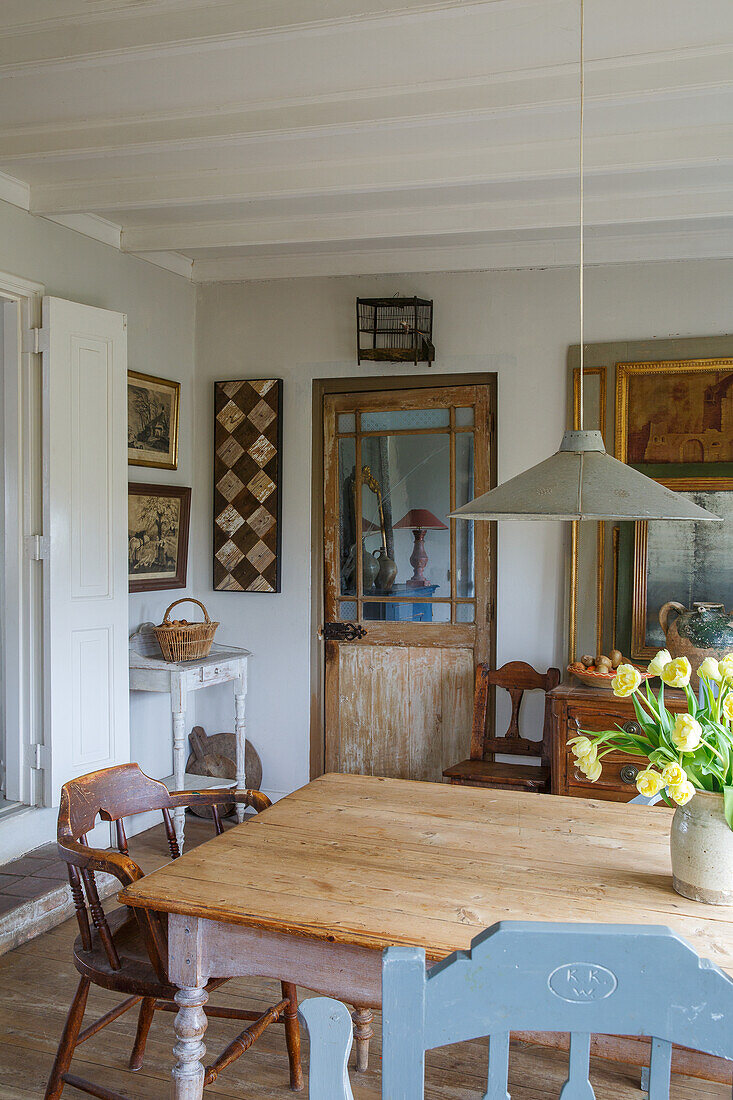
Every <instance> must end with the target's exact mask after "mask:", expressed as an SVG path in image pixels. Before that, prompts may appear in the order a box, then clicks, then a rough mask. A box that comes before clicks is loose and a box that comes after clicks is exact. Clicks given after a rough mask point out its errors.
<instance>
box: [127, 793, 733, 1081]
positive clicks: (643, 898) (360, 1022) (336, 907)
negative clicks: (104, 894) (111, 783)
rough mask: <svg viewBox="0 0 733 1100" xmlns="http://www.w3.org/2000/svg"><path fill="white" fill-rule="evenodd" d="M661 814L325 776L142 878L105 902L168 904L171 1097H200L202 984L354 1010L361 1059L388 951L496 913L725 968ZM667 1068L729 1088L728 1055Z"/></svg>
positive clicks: (708, 909)
mask: <svg viewBox="0 0 733 1100" xmlns="http://www.w3.org/2000/svg"><path fill="white" fill-rule="evenodd" d="M671 813H672V811H671V810H669V809H668V808H667V807H649V806H636V805H634V806H629V805H623V804H618V803H612V802H601V801H596V800H589V799H580V798H572V797H561V796H558V795H549V794H548V795H542V794H531V793H521V792H514V791H503V790H488V789H480V788H471V787H455V786H448V785H443V784H436V783H418V782H412V781H408V780H401V779H383V778H377V777H372V776H361V775H335V774H328V775H322V776H320V777H319V778H318V779H315V780H313V781H312V782H311V783H308V784H307V786H305V787H302V788H301V789H300V790H297V791H294V792H293V793H292V794H290V795H287V796H286V797H285V798H283V799H281V800H280V801H279V802H277V803H275V804H274V805H273V806H271V807H270V808H269V809H267V810H265V811H264V812H263V813H260V814H258V815H257V816H256V817H254V818H252V819H251V820H249V821H245V822H244V823H243V824H241V825H237V826H235V827H233V828H231V829H228V830H227V831H226V832H225V833H223V834H222V835H220V836H217V837H215V838H214V839H212V840H210V841H208V842H207V843H205V844H202V845H201V846H200V847H198V848H195V849H194V850H192V851H190V852H186V853H185V854H184V855H182V856H181V857H180V858H179V859H176V860H174V861H172V862H171V863H168V864H166V865H165V866H163V867H161V868H159V869H158V870H156V871H153V872H152V873H151V874H148V875H146V876H145V878H143V879H141V880H140V881H138V882H136V883H134V884H133V885H131V886H129V887H127V888H126V889H125V890H123V891H122V892H121V894H120V900H121V901H122V902H124V903H125V904H127V905H130V906H141V907H145V908H149V909H152V910H155V911H157V912H165V913H167V914H168V953H169V976H170V978H171V980H172V982H173V983H174V984H175V985H177V986H178V987H179V993H178V994H177V996H176V1001H177V1003H178V1006H179V1010H178V1013H177V1015H176V1017H175V1025H174V1026H175V1036H176V1042H175V1047H174V1054H175V1065H174V1068H173V1091H172V1095H173V1097H174V1100H199V1098H200V1097H201V1096H202V1093H203V1087H204V1072H205V1071H204V1066H203V1062H202V1059H203V1057H204V1054H205V1046H204V1042H203V1036H204V1033H205V1030H206V1016H205V1013H204V1005H205V1003H206V999H207V995H206V991H205V988H204V987H205V985H206V983H207V981H208V979H209V978H211V977H244V976H258V977H264V978H272V979H277V980H278V981H287V982H293V983H296V984H297V985H300V986H304V987H306V988H307V989H311V990H315V991H317V992H319V993H322V994H326V995H328V996H332V997H336V998H338V999H339V1000H341V1001H345V1002H346V1003H347V1004H350V1005H352V1006H354V1008H355V1009H356V1010H357V1011H356V1012H355V1037H356V1040H357V1044H356V1045H357V1061H358V1063H359V1064H360V1065H361V1066H362V1067H364V1065H365V1063H366V1056H367V1051H368V1041H369V1037H370V1034H371V1026H370V1024H371V1015H372V1010H373V1009H375V1008H379V1007H380V1005H381V965H382V951H383V949H384V948H385V947H388V946H391V945H393V944H407V945H411V946H417V947H423V948H425V951H426V955H427V958H428V960H429V962H430V961H437V960H440V959H443V958H445V956H447V955H449V954H450V953H451V952H453V951H456V950H466V949H468V948H469V947H470V944H471V939H472V938H473V936H475V935H476V934H477V933H478V932H480V931H481V930H482V929H484V928H486V927H488V926H489V925H492V924H495V923H496V922H497V921H501V920H521V921H533V920H537V921H577V922H581V923H616V924H639V923H649V924H657V925H660V924H661V925H667V926H668V927H670V928H671V929H672V930H673V931H675V932H678V933H679V934H680V935H682V936H684V937H685V938H686V939H687V940H688V941H689V942H690V943H691V944H692V946H693V947H694V948H695V949H696V951H697V952H698V953H699V954H700V955H701V956H703V957H705V958H709V959H711V960H712V961H713V962H714V963H716V964H717V965H718V966H720V967H722V968H723V969H724V970H726V971H727V972H728V973H729V974H731V976H733V906H713V905H703V904H700V903H697V902H694V901H689V900H688V899H687V898H683V897H681V896H679V895H678V894H676V893H675V892H674V891H673V889H672V881H671V866H670V855H669V828H670V820H671ZM519 1037H520V1038H524V1039H530V1040H532V1041H541V1042H543V1043H550V1044H552V1045H554V1046H558V1047H563V1046H564V1045H566V1043H567V1036H563V1035H556V1036H549V1037H548V1036H546V1035H543V1036H541V1037H540V1036H534V1035H532V1036H530V1035H524V1034H523V1035H520V1036H519ZM593 1052H594V1053H595V1054H597V1055H599V1056H601V1057H610V1058H617V1059H618V1060H620V1061H624V1062H627V1063H630V1064H633V1065H637V1066H643V1065H645V1064H646V1065H648V1060H649V1046H648V1044H647V1043H646V1041H645V1040H638V1039H625V1038H620V1037H611V1036H595V1037H594V1039H593ZM673 1068H674V1069H675V1070H676V1071H678V1072H684V1073H688V1074H690V1075H692V1076H696V1077H701V1078H704V1079H707V1080H711V1081H719V1082H726V1083H730V1082H731V1070H730V1063H727V1062H721V1061H719V1060H717V1059H714V1058H710V1057H708V1056H706V1055H700V1054H697V1053H695V1052H692V1051H686V1050H684V1049H682V1048H675V1052H674V1059H673Z"/></svg>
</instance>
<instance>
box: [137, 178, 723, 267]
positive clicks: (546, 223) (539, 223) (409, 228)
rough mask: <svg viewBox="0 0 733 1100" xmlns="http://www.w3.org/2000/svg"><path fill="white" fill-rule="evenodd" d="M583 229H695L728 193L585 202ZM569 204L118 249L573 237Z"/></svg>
mask: <svg viewBox="0 0 733 1100" xmlns="http://www.w3.org/2000/svg"><path fill="white" fill-rule="evenodd" d="M585 214H586V221H587V225H588V227H589V229H591V228H593V227H599V226H623V227H625V228H628V229H629V230H631V229H637V228H638V227H640V226H655V225H657V224H660V223H663V224H666V225H668V224H670V223H673V224H675V225H676V226H678V227H682V226H684V225H685V224H686V223H694V224H695V225H697V226H701V223H703V222H706V221H709V220H710V219H733V195H732V194H731V193H730V191H721V192H706V193H705V194H701V195H697V196H695V197H694V199H692V198H691V197H690V196H689V195H688V194H685V193H681V192H677V193H674V194H666V195H660V194H649V193H648V192H647V193H638V194H628V195H624V196H622V197H620V196H616V195H609V194H606V195H604V196H602V197H598V198H589V197H586V208H585ZM577 218H578V204H577V200H576V199H572V198H571V199H561V200H554V201H553V200H547V201H535V202H524V203H522V202H502V203H487V204H473V205H470V206H441V207H425V208H420V207H415V208H413V209H407V210H406V209H400V210H375V211H371V212H368V213H366V214H365V213H351V214H340V215H335V214H330V215H327V216H325V217H324V216H322V217H318V218H311V217H309V218H293V217H289V218H288V217H278V218H274V219H262V218H260V219H252V218H243V219H241V220H238V221H222V222H208V223H203V224H201V223H199V224H196V223H190V222H188V221H186V222H182V223H180V224H178V225H166V224H162V225H152V226H149V225H145V226H138V227H130V228H127V229H124V230H123V233H122V248H123V250H124V251H129V252H145V251H156V252H162V251H165V250H167V249H174V250H177V251H182V252H187V251H188V250H190V249H213V248H217V249H222V250H226V249H228V248H231V247H244V246H252V245H254V246H267V247H281V246H291V247H297V246H299V245H302V244H309V245H311V244H317V245H325V246H328V245H334V244H351V245H353V247H354V248H359V246H360V244H361V243H362V242H375V241H384V242H389V243H390V244H391V245H392V246H394V244H395V243H397V242H399V241H402V240H406V241H410V240H414V239H421V238H422V239H427V240H433V241H439V240H440V238H443V237H449V238H452V239H454V240H455V239H456V238H461V237H465V238H466V239H467V240H470V239H476V240H479V239H480V238H481V237H482V236H485V235H486V234H495V233H511V234H521V233H526V232H527V231H539V230H548V229H549V230H553V231H557V230H561V231H567V232H569V233H571V234H572V231H573V227H574V226H575V225H576V223H577Z"/></svg>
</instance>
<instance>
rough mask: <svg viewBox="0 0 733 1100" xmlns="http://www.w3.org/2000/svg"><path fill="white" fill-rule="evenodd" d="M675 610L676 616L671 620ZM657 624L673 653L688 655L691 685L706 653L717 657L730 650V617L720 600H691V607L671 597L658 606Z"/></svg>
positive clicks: (732, 621) (695, 682) (732, 647)
mask: <svg viewBox="0 0 733 1100" xmlns="http://www.w3.org/2000/svg"><path fill="white" fill-rule="evenodd" d="M673 611H676V612H677V613H678V614H677V617H676V618H674V619H672V621H670V615H671V614H672V612H673ZM659 625H660V626H661V628H662V630H663V631H664V634H665V637H666V639H667V649H668V650H669V652H670V653H671V654H672V656H673V657H687V659H688V661H689V662H690V664H691V665H692V686H693V687H695V688H697V685H698V679H697V670H698V668H699V667H700V665H701V664H702V662H703V661H704V660H705V658H706V657H715V658H716V659H717V660H720V658H721V657H725V655H726V653H731V652H733V617H732V616H731V615H729V614H728V613H727V612H726V610H725V607H724V606H723V604H722V603H694V604H693V605H692V610H690V609H689V608H687V607H684V606H683V605H682V604H681V603H676V602H675V601H674V600H670V602H669V603H666V604H665V605H664V607H661V608H660V610H659Z"/></svg>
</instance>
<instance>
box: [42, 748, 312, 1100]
mask: <svg viewBox="0 0 733 1100" xmlns="http://www.w3.org/2000/svg"><path fill="white" fill-rule="evenodd" d="M231 802H238V803H240V804H243V805H245V806H251V807H253V808H254V809H255V810H256V811H257V812H258V813H260V812H261V811H262V810H265V809H267V807H268V806H269V805H270V800H269V799H268V798H267V796H266V795H264V794H261V793H260V792H259V791H243V790H235V789H234V788H222V789H218V790H206V791H179V792H169V791H168V790H167V789H166V787H165V786H164V785H163V784H162V783H159V782H158V781H157V780H155V779H150V778H149V777H148V776H147V775H145V774H144V773H143V772H142V771H141V770H140V768H139V767H138V766H137V764H123V765H121V766H120V767H116V768H108V769H106V770H104V771H99V772H92V773H91V774H90V775H85V776H83V777H82V778H80V779H74V780H72V782H70V783H66V784H65V785H64V787H63V789H62V792H61V808H60V810H59V821H58V848H59V853H60V854H61V856H62V857H63V859H64V860H65V861H66V863H67V866H68V872H69V883H70V885H71V893H72V897H73V899H74V906H75V908H76V915H77V919H78V922H79V936H78V937H77V940H76V943H75V945H74V964H75V966H76V969H77V970H78V972H79V974H80V975H81V977H80V981H79V985H78V987H77V990H76V993H75V995H74V999H73V1001H72V1003H71V1008H70V1009H69V1015H68V1017H67V1020H66V1024H65V1026H64V1031H63V1035H62V1037H61V1042H60V1043H59V1048H58V1051H57V1054H56V1059H55V1061H54V1064H53V1069H52V1070H51V1076H50V1078H49V1081H48V1085H47V1087H46V1100H56V1098H57V1097H59V1096H61V1093H62V1091H63V1089H64V1086H65V1085H71V1086H73V1087H74V1088H76V1089H79V1090H80V1091H81V1092H85V1093H88V1094H89V1095H91V1096H97V1097H103V1098H104V1100H124V1096H123V1094H122V1093H119V1092H114V1091H112V1090H110V1089H109V1088H107V1087H106V1086H103V1085H99V1084H94V1083H93V1082H90V1081H86V1080H83V1079H82V1078H80V1077H77V1076H76V1075H75V1074H73V1073H69V1065H70V1063H71V1059H72V1056H73V1054H74V1050H75V1049H76V1047H78V1046H79V1045H80V1044H81V1043H84V1042H86V1040H87V1039H90V1038H91V1037H92V1035H96V1034H97V1032H98V1031H101V1029H102V1028H103V1027H106V1026H107V1024H111V1023H112V1021H113V1020H117V1019H118V1018H119V1017H120V1016H121V1015H122V1014H123V1013H124V1012H127V1011H128V1010H129V1009H131V1008H133V1007H134V1006H135V1005H139V1006H140V1011H139V1016H138V1023H137V1034H136V1036H135V1042H134V1045H133V1049H132V1054H131V1056H130V1061H129V1066H130V1069H132V1070H138V1069H140V1068H141V1066H142V1063H143V1055H144V1053H145V1043H146V1041H147V1037H148V1031H149V1029H150V1025H151V1023H152V1020H153V1015H154V1013H155V1010H156V1009H160V1010H163V1011H165V1012H176V1011H177V1010H178V1005H177V1004H176V1003H175V996H176V993H177V989H176V987H175V986H174V985H171V983H170V982H169V980H168V975H167V940H166V932H167V922H166V916H165V914H163V913H160V914H157V913H151V912H148V911H146V910H143V909H135V910H132V909H129V908H128V907H127V906H122V907H120V908H117V909H115V910H114V911H113V912H111V913H108V914H106V913H105V911H104V909H103V908H102V905H101V903H100V899H99V893H98V889H97V883H96V880H95V873H96V872H98V871H101V872H105V873H107V874H110V875H114V876H115V878H117V879H119V881H120V882H121V883H122V885H123V886H127V885H129V884H130V883H132V882H136V881H137V880H138V879H140V878H142V877H143V872H142V871H141V869H140V868H139V867H138V865H137V864H136V863H135V861H134V860H133V859H131V858H130V854H129V851H128V846H127V838H126V835H125V827H124V820H123V819H124V818H126V817H130V816H132V815H134V814H139V813H143V812H146V811H149V810H161V811H162V814H163V822H164V824H165V831H166V836H167V839H168V847H169V849H170V854H171V857H172V858H173V859H177V858H178V856H179V854H180V853H179V851H178V844H177V842H176V834H175V830H174V828H173V822H172V818H171V810H173V809H174V808H175V807H177V806H194V805H195V806H210V807H211V811H212V816H213V823H214V828H215V830H216V833H217V834H219V833H221V832H222V831H223V826H222V823H221V817H220V813H219V808H218V807H219V806H221V805H222V804H224V803H231ZM98 817H99V818H101V819H102V820H103V821H114V822H115V826H116V835H117V847H118V849H119V851H115V850H114V849H110V850H103V849H99V848H91V847H90V846H89V844H88V842H87V833H88V832H89V831H90V830H91V829H92V827H93V826H94V823H95V821H96V819H97V818H98ZM85 895H86V897H85ZM224 981H225V979H221V978H217V979H212V980H211V981H210V982H209V984H208V985H207V990H209V991H212V990H214V989H217V988H218V987H219V986H221V985H223V984H224ZM92 984H94V985H97V986H101V987H103V988H104V989H111V990H114V992H116V993H121V994H123V995H124V997H125V999H124V1000H123V1001H122V1002H121V1003H120V1004H118V1005H117V1006H116V1007H115V1008H113V1009H111V1010H110V1011H109V1012H107V1013H105V1014H104V1015H103V1016H101V1017H100V1018H99V1019H98V1020H96V1021H95V1022H94V1023H92V1024H89V1025H88V1026H87V1027H86V1028H84V1030H83V1031H82V1030H81V1025H82V1020H83V1018H84V1012H85V1009H86V1002H87V995H88V993H89V987H90V985H92ZM205 1012H206V1015H207V1016H210V1017H218V1018H223V1019H226V1020H244V1021H251V1022H250V1024H249V1026H248V1027H246V1028H245V1029H244V1031H242V1032H241V1034H240V1035H238V1036H237V1038H236V1039H234V1040H233V1042H231V1043H229V1045H228V1046H227V1047H226V1049H225V1050H224V1051H223V1052H222V1054H220V1055H219V1057H218V1058H217V1059H216V1060H215V1061H214V1062H212V1064H211V1065H210V1066H209V1067H208V1068H207V1070H206V1076H205V1079H204V1084H205V1085H209V1084H211V1082H212V1081H214V1080H216V1078H217V1077H218V1075H219V1073H220V1072H221V1070H222V1069H224V1068H225V1066H228V1065H230V1064H231V1063H232V1062H234V1061H235V1060H236V1059H237V1058H239V1057H240V1055H242V1054H244V1053H245V1051H247V1050H248V1049H249V1048H250V1046H251V1045H252V1043H253V1042H254V1041H255V1039H257V1038H259V1036H260V1035H261V1034H262V1032H263V1031H264V1030H265V1028H267V1027H269V1025H270V1024H272V1023H275V1022H282V1023H283V1024H284V1025H285V1039H286V1044H287V1050H288V1058H289V1061H290V1087H291V1088H292V1089H293V1090H295V1091H298V1090H299V1089H302V1087H303V1074H302V1070H301V1066H300V1032H299V1028H298V1017H297V1013H298V1006H297V999H296V991H295V986H294V985H291V984H289V983H287V982H283V983H282V1000H280V1001H279V1002H278V1004H276V1005H274V1006H273V1007H272V1008H268V1009H267V1011H266V1012H262V1011H245V1010H242V1009H235V1008H211V1007H206V1009H205ZM125 1095H127V1094H125Z"/></svg>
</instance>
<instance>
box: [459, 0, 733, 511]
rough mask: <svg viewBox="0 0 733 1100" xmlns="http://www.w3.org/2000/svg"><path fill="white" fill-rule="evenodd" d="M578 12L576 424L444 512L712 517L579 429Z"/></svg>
mask: <svg viewBox="0 0 733 1100" xmlns="http://www.w3.org/2000/svg"><path fill="white" fill-rule="evenodd" d="M584 16H585V12H584V0H580V134H579V152H580V156H579V199H580V204H579V206H580V208H579V214H580V217H579V238H580V263H579V275H580V287H579V290H580V293H579V305H580V431H567V432H565V435H564V436H563V439H562V443H561V444H560V449H559V450H558V451H556V453H555V454H554V455H551V456H550V458H546V459H545V460H544V462H540V463H538V465H536V466H532V467H531V469H529V470H525V471H524V473H521V474H518V475H517V476H516V477H513V478H511V479H510V480H509V481H505V482H504V483H503V484H502V485H498V486H497V487H496V489H491V490H490V491H489V492H488V493H483V494H482V495H481V496H480V497H477V498H476V499H475V500H472V501H469V503H468V504H464V505H463V506H462V507H460V508H457V509H456V510H455V511H454V512H451V513H450V518H451V519H467V520H499V519H520V520H530V519H545V520H546V519H557V520H560V519H570V520H580V519H595V520H605V519H619V520H651V519H653V520H657V519H669V520H689V521H691V522H693V523H699V522H701V521H703V520H718V521H721V517H719V516H715V515H713V513H712V512H708V511H707V509H705V508H700V507H699V506H698V505H697V504H693V503H692V501H690V500H687V498H686V497H684V496H682V495H681V494H680V493H675V492H673V491H672V490H671V489H667V488H666V487H665V486H664V485H660V484H659V483H658V482H656V481H653V480H652V479H651V478H649V477H646V475H645V474H642V473H639V471H638V470H635V469H634V468H633V467H632V466H627V465H626V463H624V462H619V461H618V459H616V458H612V456H611V455H609V454H608V453H607V451H606V448H605V446H604V444H603V436H602V435H601V433H600V432H597V431H583V321H584V317H583V289H584V282H585V257H584V236H585V219H584V193H583V187H584V171H583V153H584V143H583V129H584V115H585V49H584V44H585V43H584V39H585V18H584Z"/></svg>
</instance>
